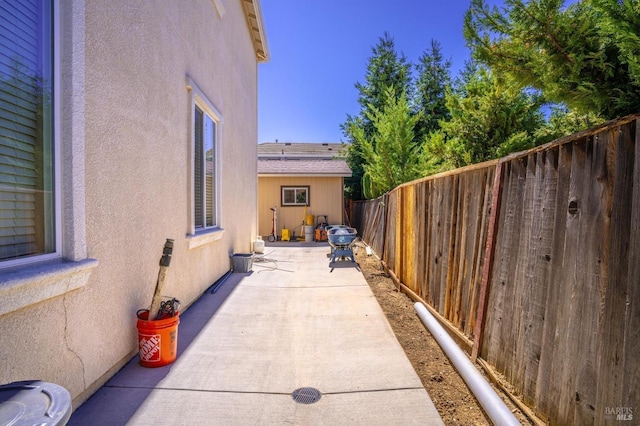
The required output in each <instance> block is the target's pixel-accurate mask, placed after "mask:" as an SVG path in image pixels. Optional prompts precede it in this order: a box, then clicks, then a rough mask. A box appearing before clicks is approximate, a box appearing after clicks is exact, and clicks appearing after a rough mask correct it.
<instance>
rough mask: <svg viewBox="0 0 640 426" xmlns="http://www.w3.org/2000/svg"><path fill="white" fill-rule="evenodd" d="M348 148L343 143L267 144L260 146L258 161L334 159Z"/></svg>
mask: <svg viewBox="0 0 640 426" xmlns="http://www.w3.org/2000/svg"><path fill="white" fill-rule="evenodd" d="M346 147H347V145H346V144H343V143H301V142H266V143H260V144H258V159H268V158H278V159H280V158H286V159H289V158H294V159H310V158H315V159H327V160H328V159H332V158H335V157H337V156H338V155H339V154H340V152H341V151H343V150H345V149H346Z"/></svg>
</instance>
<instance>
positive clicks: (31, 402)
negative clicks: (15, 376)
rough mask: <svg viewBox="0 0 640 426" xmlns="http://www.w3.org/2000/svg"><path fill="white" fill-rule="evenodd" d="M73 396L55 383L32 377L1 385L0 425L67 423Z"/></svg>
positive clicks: (57, 424) (56, 425) (57, 425)
mask: <svg viewBox="0 0 640 426" xmlns="http://www.w3.org/2000/svg"><path fill="white" fill-rule="evenodd" d="M70 417H71V395H69V392H68V391H67V390H66V389H65V388H63V387H62V386H59V385H56V384H55V383H47V382H42V381H40V380H30V381H23V382H13V383H9V384H6V385H1V386H0V425H55V426H59V425H60V426H62V425H66V424H67V422H68V421H69V418H70Z"/></svg>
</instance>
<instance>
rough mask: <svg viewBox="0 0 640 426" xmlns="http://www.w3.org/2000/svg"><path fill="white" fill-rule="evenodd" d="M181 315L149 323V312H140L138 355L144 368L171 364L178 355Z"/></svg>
mask: <svg viewBox="0 0 640 426" xmlns="http://www.w3.org/2000/svg"><path fill="white" fill-rule="evenodd" d="M178 324H180V313H179V312H176V314H175V315H174V316H172V317H169V318H164V319H160V320H155V321H149V311H148V310H141V311H139V312H138V355H139V356H140V365H142V366H143V367H162V366H164V365H167V364H171V363H172V362H173V361H175V360H176V356H177V355H178Z"/></svg>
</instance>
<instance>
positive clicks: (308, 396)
mask: <svg viewBox="0 0 640 426" xmlns="http://www.w3.org/2000/svg"><path fill="white" fill-rule="evenodd" d="M321 396H322V394H321V393H320V391H319V390H318V389H315V388H300V389H296V390H294V391H293V393H292V394H291V397H292V398H293V400H294V401H295V402H297V403H298V404H313V403H314V402H318V401H320V398H321Z"/></svg>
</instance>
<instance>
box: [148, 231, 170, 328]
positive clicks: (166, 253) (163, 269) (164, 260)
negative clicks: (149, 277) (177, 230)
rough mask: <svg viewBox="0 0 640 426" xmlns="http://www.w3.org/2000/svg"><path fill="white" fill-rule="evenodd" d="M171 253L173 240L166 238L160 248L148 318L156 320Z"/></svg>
mask: <svg viewBox="0 0 640 426" xmlns="http://www.w3.org/2000/svg"><path fill="white" fill-rule="evenodd" d="M172 254H173V240H171V239H169V238H167V241H166V242H165V243H164V249H163V250H162V257H161V258H160V272H158V281H157V282H156V290H155V292H154V293H153V299H151V307H150V308H149V319H150V320H156V319H157V317H158V311H159V310H160V303H161V302H162V288H163V287H164V279H165V278H166V276H167V269H169V264H170V263H171V255H172Z"/></svg>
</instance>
